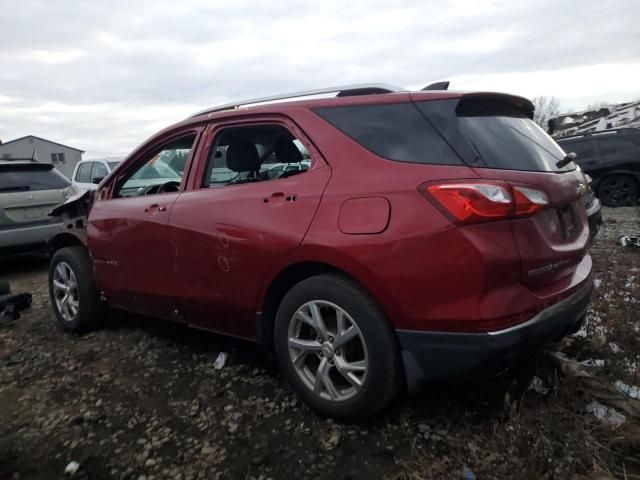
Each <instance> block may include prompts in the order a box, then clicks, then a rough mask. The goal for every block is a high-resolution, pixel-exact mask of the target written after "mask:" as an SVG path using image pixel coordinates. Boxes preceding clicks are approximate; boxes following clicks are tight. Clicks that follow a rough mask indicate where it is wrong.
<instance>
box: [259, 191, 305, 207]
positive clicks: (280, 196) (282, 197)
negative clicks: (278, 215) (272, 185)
mask: <svg viewBox="0 0 640 480" xmlns="http://www.w3.org/2000/svg"><path fill="white" fill-rule="evenodd" d="M296 198H297V195H296V194H295V193H288V194H284V193H282V192H276V193H272V194H271V195H269V196H268V197H264V198H263V199H262V201H263V202H264V203H270V204H271V205H282V204H283V203H284V202H295V201H296Z"/></svg>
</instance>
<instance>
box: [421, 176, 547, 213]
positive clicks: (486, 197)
mask: <svg viewBox="0 0 640 480" xmlns="http://www.w3.org/2000/svg"><path fill="white" fill-rule="evenodd" d="M419 190H420V192H421V193H422V194H423V195H424V196H425V197H427V198H428V199H431V200H435V204H436V206H438V207H440V209H441V210H443V211H444V212H445V213H447V214H449V215H450V216H452V217H453V219H454V220H456V221H457V222H459V223H477V222H486V221H491V220H503V219H507V218H513V217H520V216H525V215H531V214H534V213H536V212H538V211H540V210H542V209H543V208H544V207H545V206H546V205H547V204H548V203H549V199H548V197H547V195H546V194H545V193H544V192H542V191H540V190H536V189H534V188H530V187H522V186H519V185H511V184H509V183H507V182H499V181H495V182H493V181H489V182H486V181H468V182H467V181H465V182H456V183H431V184H424V185H422V186H420V187H419Z"/></svg>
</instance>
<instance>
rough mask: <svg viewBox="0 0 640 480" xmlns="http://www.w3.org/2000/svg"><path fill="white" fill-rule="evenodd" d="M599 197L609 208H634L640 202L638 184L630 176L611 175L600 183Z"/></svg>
mask: <svg viewBox="0 0 640 480" xmlns="http://www.w3.org/2000/svg"><path fill="white" fill-rule="evenodd" d="M598 197H600V200H601V201H602V203H603V204H604V205H606V206H607V207H624V206H627V205H629V206H633V205H635V204H636V202H637V201H638V184H637V183H636V181H635V180H634V179H633V178H632V177H631V176H630V175H624V174H615V175H609V176H608V177H605V178H604V179H603V180H602V182H600V185H599V186H598Z"/></svg>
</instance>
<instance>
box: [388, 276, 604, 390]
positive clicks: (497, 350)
mask: <svg viewBox="0 0 640 480" xmlns="http://www.w3.org/2000/svg"><path fill="white" fill-rule="evenodd" d="M592 289H593V286H592V284H591V281H590V280H587V281H586V282H585V283H584V284H583V285H582V286H581V287H580V288H579V289H578V290H577V291H576V292H575V293H573V294H572V295H571V296H569V297H567V298H565V299H564V300H562V301H560V302H558V303H556V304H555V305H552V306H551V307H549V308H547V309H546V310H543V311H542V312H540V313H539V314H537V315H536V316H535V317H533V318H531V319H530V320H528V321H526V322H524V323H521V324H519V325H515V326H513V327H510V328H507V329H505V330H501V331H497V332H487V333H448V332H422V331H415V330H397V335H398V339H399V340H400V345H401V348H402V359H403V362H404V367H405V373H406V376H407V385H408V387H409V390H415V389H416V388H417V387H418V386H419V385H420V384H422V383H424V382H425V381H429V380H434V379H437V378H444V377H455V376H462V375H465V374H472V373H477V372H496V371H499V370H500V369H503V368H506V367H508V366H509V365H510V364H511V363H512V362H513V361H514V360H515V359H517V358H518V357H521V356H522V355H524V354H526V353H527V352H530V351H531V350H534V349H535V348H537V347H540V346H542V345H544V344H545V343H548V342H553V341H557V340H560V339H561V338H562V337H564V336H565V335H568V334H570V333H574V332H576V331H577V330H578V329H579V328H580V326H581V325H582V323H583V322H584V317H585V315H586V312H587V307H588V306H589V303H590V301H591V291H592Z"/></svg>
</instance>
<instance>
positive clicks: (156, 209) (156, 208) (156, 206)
mask: <svg viewBox="0 0 640 480" xmlns="http://www.w3.org/2000/svg"><path fill="white" fill-rule="evenodd" d="M166 211H167V207H166V205H159V204H157V203H154V204H151V205H149V206H148V207H147V208H145V209H144V212H145V213H149V214H151V215H154V214H155V213H156V212H166Z"/></svg>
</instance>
